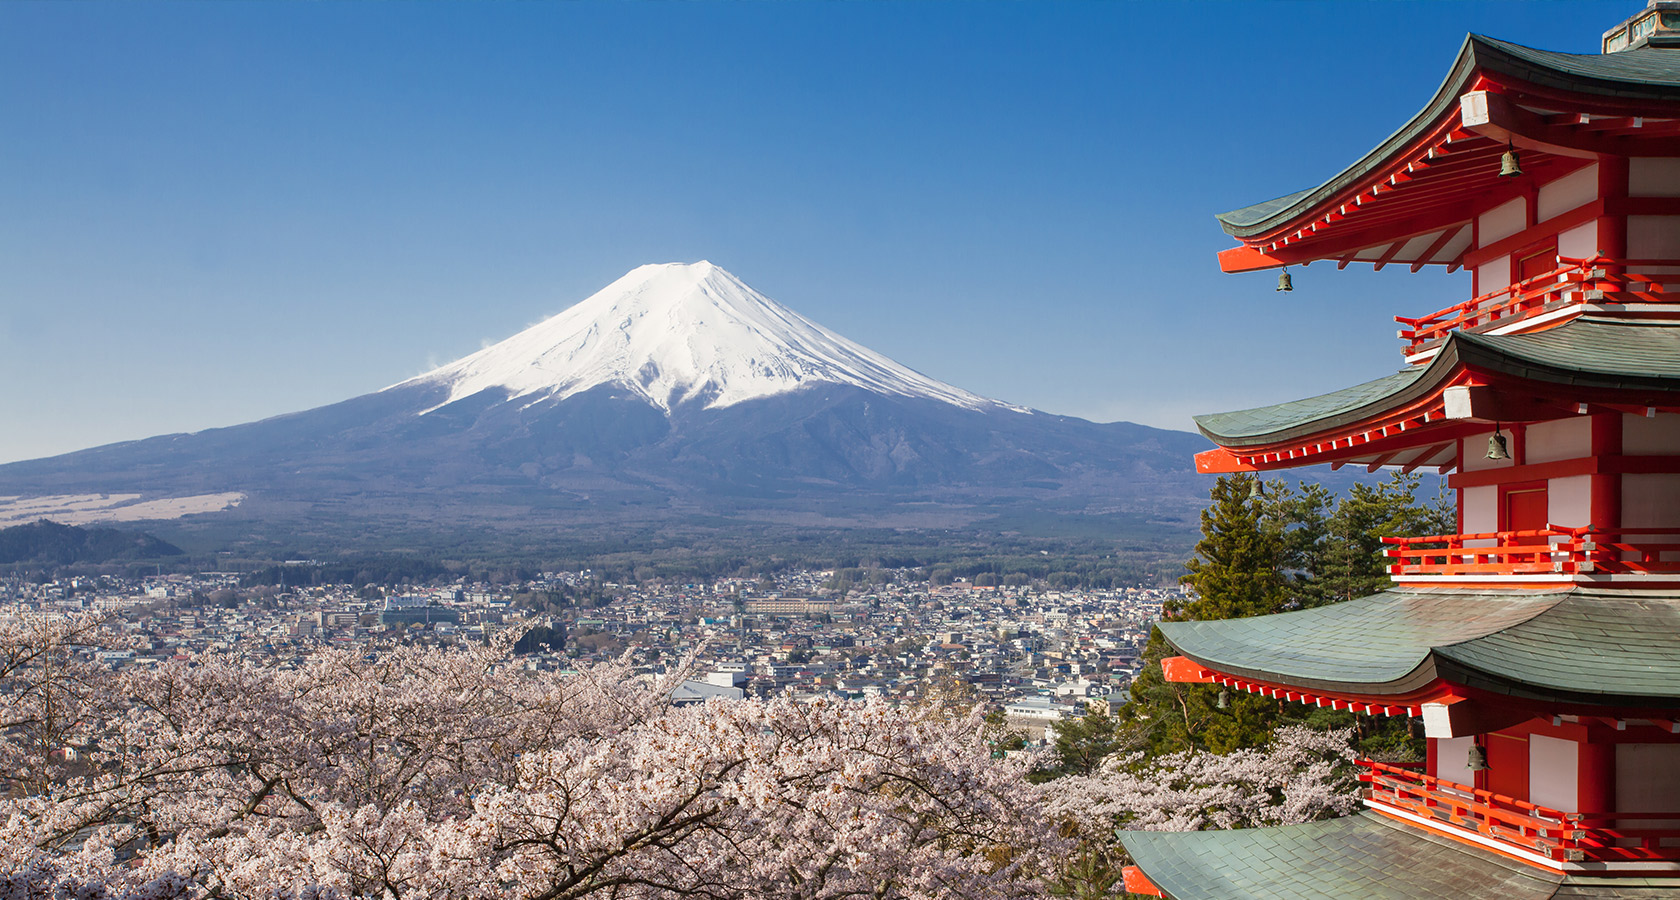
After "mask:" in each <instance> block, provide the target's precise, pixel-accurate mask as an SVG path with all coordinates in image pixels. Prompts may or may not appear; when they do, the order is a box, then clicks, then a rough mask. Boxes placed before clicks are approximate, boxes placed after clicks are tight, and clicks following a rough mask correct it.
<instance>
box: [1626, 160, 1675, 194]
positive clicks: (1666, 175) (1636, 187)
mask: <svg viewBox="0 0 1680 900" xmlns="http://www.w3.org/2000/svg"><path fill="white" fill-rule="evenodd" d="M1628 196H1630V197H1680V159H1675V158H1669V157H1650V156H1635V157H1633V158H1632V159H1629V160H1628Z"/></svg>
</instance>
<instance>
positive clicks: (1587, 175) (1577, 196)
mask: <svg viewBox="0 0 1680 900" xmlns="http://www.w3.org/2000/svg"><path fill="white" fill-rule="evenodd" d="M1597 199H1598V163H1593V164H1592V165H1590V166H1585V167H1583V168H1580V169H1576V170H1575V171H1573V172H1570V173H1569V174H1568V175H1565V176H1563V177H1562V178H1557V179H1553V180H1552V181H1549V182H1547V183H1545V184H1543V185H1540V200H1539V202H1538V203H1536V204H1535V207H1534V214H1535V216H1536V217H1538V218H1539V220H1540V221H1542V222H1544V221H1546V220H1547V219H1550V218H1551V217H1553V216H1556V215H1562V214H1563V213H1566V212H1569V211H1570V210H1572V209H1574V208H1575V207H1577V206H1580V205H1581V204H1583V203H1591V202H1593V201H1594V200H1597Z"/></svg>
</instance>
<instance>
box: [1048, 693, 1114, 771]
mask: <svg viewBox="0 0 1680 900" xmlns="http://www.w3.org/2000/svg"><path fill="white" fill-rule="evenodd" d="M1120 746H1121V735H1120V723H1119V722H1118V721H1116V720H1115V718H1114V717H1113V716H1111V715H1109V714H1108V711H1107V710H1106V709H1093V710H1091V711H1090V712H1087V713H1086V714H1085V715H1084V717H1082V718H1078V719H1068V720H1065V721H1062V722H1058V723H1057V724H1056V746H1055V749H1054V750H1053V751H1052V753H1053V754H1054V756H1053V759H1054V760H1055V762H1054V764H1053V765H1052V766H1051V768H1050V774H1051V775H1052V777H1055V776H1061V775H1089V774H1091V773H1092V772H1095V771H1096V770H1097V765H1098V764H1099V763H1101V762H1102V761H1103V758H1104V757H1106V756H1108V755H1109V754H1110V753H1113V752H1114V751H1115V750H1118V749H1120Z"/></svg>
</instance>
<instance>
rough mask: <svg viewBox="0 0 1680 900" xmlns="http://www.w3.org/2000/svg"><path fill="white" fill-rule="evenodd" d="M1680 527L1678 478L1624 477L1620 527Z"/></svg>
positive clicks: (1667, 476)
mask: <svg viewBox="0 0 1680 900" xmlns="http://www.w3.org/2000/svg"><path fill="white" fill-rule="evenodd" d="M1674 525H1680V475H1623V476H1622V526H1623V527H1625V528H1667V527H1669V526H1674Z"/></svg>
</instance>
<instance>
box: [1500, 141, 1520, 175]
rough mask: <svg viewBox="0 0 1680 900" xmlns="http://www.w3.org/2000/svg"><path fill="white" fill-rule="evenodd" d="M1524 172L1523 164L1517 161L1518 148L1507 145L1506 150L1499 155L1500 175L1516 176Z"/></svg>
mask: <svg viewBox="0 0 1680 900" xmlns="http://www.w3.org/2000/svg"><path fill="white" fill-rule="evenodd" d="M1521 174H1522V166H1521V165H1520V164H1519V163H1518V162H1517V150H1516V148H1515V147H1512V146H1511V145H1510V144H1506V145H1505V152H1504V153H1501V154H1500V155H1499V177H1500V178H1515V177H1517V176H1518V175H1521Z"/></svg>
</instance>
